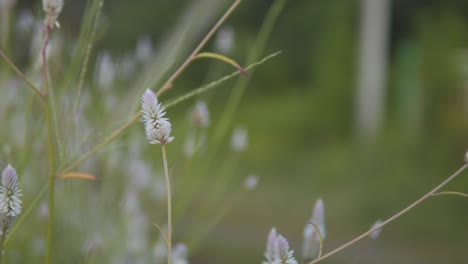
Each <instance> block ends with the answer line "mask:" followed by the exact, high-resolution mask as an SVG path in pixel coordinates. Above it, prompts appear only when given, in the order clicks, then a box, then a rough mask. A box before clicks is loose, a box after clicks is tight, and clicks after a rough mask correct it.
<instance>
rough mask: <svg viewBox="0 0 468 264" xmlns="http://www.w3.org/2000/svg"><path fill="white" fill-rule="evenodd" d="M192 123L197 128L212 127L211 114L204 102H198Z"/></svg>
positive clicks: (193, 112)
mask: <svg viewBox="0 0 468 264" xmlns="http://www.w3.org/2000/svg"><path fill="white" fill-rule="evenodd" d="M192 122H193V124H194V125H195V126H196V127H199V128H206V127H208V126H209V125H210V113H209V112H208V107H207V106H206V103H205V102H203V101H198V102H197V104H196V105H195V107H194V109H193V111H192Z"/></svg>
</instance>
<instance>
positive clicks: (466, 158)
mask: <svg viewBox="0 0 468 264" xmlns="http://www.w3.org/2000/svg"><path fill="white" fill-rule="evenodd" d="M465 162H468V150H467V151H466V152H465Z"/></svg>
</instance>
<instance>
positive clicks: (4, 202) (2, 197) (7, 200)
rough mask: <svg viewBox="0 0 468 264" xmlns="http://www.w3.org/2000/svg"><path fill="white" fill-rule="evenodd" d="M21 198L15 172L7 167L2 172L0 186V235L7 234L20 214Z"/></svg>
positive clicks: (10, 167)
mask: <svg viewBox="0 0 468 264" xmlns="http://www.w3.org/2000/svg"><path fill="white" fill-rule="evenodd" d="M21 196H22V194H21V190H20V189H19V186H18V175H17V174H16V170H15V169H14V168H13V167H12V166H10V165H8V166H7V167H6V168H5V169H4V170H3V173H2V181H1V185H0V235H4V232H5V233H6V232H8V230H9V229H10V228H11V227H12V226H13V224H14V222H15V220H16V217H17V216H18V215H19V214H20V213H21V200H20V199H19V197H21Z"/></svg>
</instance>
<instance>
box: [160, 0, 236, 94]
mask: <svg viewBox="0 0 468 264" xmlns="http://www.w3.org/2000/svg"><path fill="white" fill-rule="evenodd" d="M240 2H241V0H236V1H235V2H234V3H233V4H232V5H231V7H229V9H228V10H227V11H226V12H225V13H224V15H223V16H222V17H221V18H220V19H219V20H218V22H217V23H216V24H215V25H214V26H213V28H211V30H210V31H209V32H208V34H206V36H205V37H204V38H203V39H202V41H201V42H200V43H199V44H198V46H197V47H196V48H195V49H194V50H193V51H192V53H191V54H190V55H189V56H188V57H187V59H185V61H184V62H183V63H182V65H180V67H179V68H178V69H177V70H176V71H175V72H174V73H173V74H172V75H171V77H169V79H167V81H166V82H165V83H164V84H163V86H162V87H161V89H159V91H158V93H157V96H158V97H159V96H160V95H161V94H162V93H164V92H165V91H167V90H169V89H170V88H171V87H172V83H173V82H174V80H175V79H176V78H177V77H179V75H180V74H181V73H182V72H183V71H184V70H185V68H187V66H188V65H189V64H190V62H192V60H193V58H194V57H195V55H197V53H198V52H200V50H201V49H202V48H203V47H204V46H205V45H206V43H207V42H208V40H210V38H211V37H212V36H213V35H214V33H215V32H216V31H217V30H218V29H219V28H220V27H221V25H222V24H223V23H224V21H226V19H227V18H228V17H229V16H230V15H231V14H232V12H234V10H235V9H236V7H237V6H238V5H239V4H240Z"/></svg>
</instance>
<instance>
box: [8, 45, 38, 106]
mask: <svg viewBox="0 0 468 264" xmlns="http://www.w3.org/2000/svg"><path fill="white" fill-rule="evenodd" d="M0 57H2V59H3V60H4V61H5V62H6V64H7V65H8V67H9V68H10V69H11V70H12V71H13V72H15V73H16V75H18V77H20V78H21V80H23V81H24V82H25V83H26V84H27V85H28V87H29V88H30V89H31V90H32V91H33V92H34V93H35V94H36V95H37V96H39V97H40V98H41V99H42V100H43V99H44V96H43V95H42V93H41V92H40V91H39V89H38V88H37V87H36V86H35V85H34V84H33V83H32V82H31V81H30V80H28V78H26V76H24V74H23V73H22V72H21V71H20V70H19V69H18V68H17V67H16V66H15V64H13V62H11V60H10V59H8V57H7V56H6V55H5V53H3V51H2V50H0Z"/></svg>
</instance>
